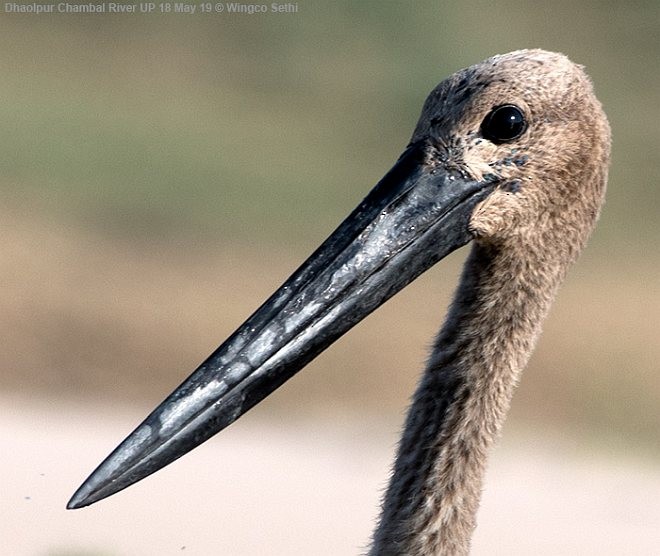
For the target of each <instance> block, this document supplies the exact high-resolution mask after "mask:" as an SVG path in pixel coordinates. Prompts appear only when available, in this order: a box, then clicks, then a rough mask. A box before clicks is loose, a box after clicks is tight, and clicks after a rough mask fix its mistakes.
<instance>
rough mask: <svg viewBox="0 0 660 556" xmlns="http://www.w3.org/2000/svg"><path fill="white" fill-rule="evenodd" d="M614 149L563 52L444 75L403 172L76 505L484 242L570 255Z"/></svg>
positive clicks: (199, 436) (175, 453)
mask: <svg viewBox="0 0 660 556" xmlns="http://www.w3.org/2000/svg"><path fill="white" fill-rule="evenodd" d="M608 153H609V129H608V128H607V122H606V119H605V117H604V114H603V113H602V109H601V107H600V104H599V103H598V101H597V100H596V99H595V97H594V95H593V92H592V88H591V84H590V82H589V80H588V78H587V77H586V75H585V74H584V72H583V71H582V69H581V68H580V67H579V66H576V65H574V64H572V63H571V62H570V61H569V60H568V59H567V58H566V57H564V56H562V55H559V54H551V53H548V52H543V51H538V50H530V51H519V52H514V53H511V54H507V55H503V56H495V57H493V58H490V59H488V60H486V61H484V62H482V63H480V64H477V65H475V66H472V67H470V68H467V69H464V70H461V71H459V72H458V73H456V74H455V75H453V76H451V77H450V78H448V79H447V80H445V81H443V82H442V83H441V84H440V85H439V86H438V87H437V88H436V89H434V90H433V92H432V93H431V94H430V95H429V97H428V99H427V100H426V103H425V105H424V108H423V110H422V114H421V117H420V120H419V123H418V124H417V127H416V129H415V131H414V134H413V137H412V140H411V142H410V144H409V145H408V147H407V148H406V149H405V151H404V153H403V154H402V155H401V157H400V158H399V160H398V161H397V162H396V164H395V165H394V167H393V168H392V169H391V170H390V171H389V172H388V173H387V174H386V175H385V177H384V178H383V179H382V180H381V181H380V182H379V183H378V184H377V185H376V186H375V187H374V189H373V190H372V191H371V192H370V193H369V194H368V195H367V196H366V198H365V199H364V200H363V201H362V202H361V203H360V204H359V205H358V207H357V208H356V209H355V210H354V211H353V212H352V213H351V214H350V215H349V216H348V217H347V218H346V220H345V221H344V222H343V223H342V224H341V225H340V226H339V227H338V228H337V229H336V230H335V232H334V233H332V234H331V235H330V237H329V238H328V239H327V240H326V241H325V242H324V243H323V244H322V245H321V246H320V247H319V248H318V249H317V250H316V251H315V252H314V253H313V254H312V255H311V256H310V257H309V259H308V260H307V261H305V262H304V263H303V264H302V266H301V267H300V268H299V269H298V270H297V271H296V272H295V273H294V274H293V275H292V276H291V277H290V278H289V279H288V280H287V281H286V282H285V283H284V284H283V285H282V286H281V287H280V288H279V289H278V290H277V291H276V292H275V293H274V294H273V295H272V296H271V297H270V298H269V299H268V300H267V301H266V302H265V303H264V304H263V305H262V306H261V307H260V308H259V309H257V311H256V312H255V313H254V314H253V315H252V316H251V317H250V318H249V319H248V320H247V321H246V322H245V323H244V324H243V325H242V326H241V327H239V329H238V330H237V331H236V332H235V333H234V334H233V335H232V336H231V337H230V338H229V339H228V340H227V341H225V342H224V343H223V344H222V345H221V346H220V347H219V348H218V349H217V350H216V351H215V352H214V353H213V354H211V356H210V357H209V358H208V359H207V360H206V361H204V362H203V363H202V364H201V365H200V366H199V368H198V369H197V370H196V371H195V372H194V373H193V374H192V375H191V376H190V377H189V378H188V379H187V380H186V381H185V382H184V383H183V384H182V385H181V386H180V387H179V388H177V389H176V390H175V391H174V392H173V393H172V394H171V395H170V396H169V397H168V398H167V399H166V400H165V401H164V402H163V403H162V404H160V405H159V406H158V407H157V408H156V409H155V410H154V411H153V412H152V413H151V414H150V415H149V416H148V417H147V418H146V419H145V421H144V422H143V423H142V424H141V425H140V426H139V427H138V428H137V429H136V430H135V431H134V432H133V433H132V434H131V435H129V437H128V438H127V439H126V440H125V441H124V442H123V443H122V444H121V445H120V446H119V447H118V448H117V449H116V450H115V451H114V452H113V453H112V454H111V455H110V456H108V458H107V459H106V460H105V461H104V462H103V463H102V464H101V465H100V466H99V467H98V468H97V469H96V471H95V472H94V473H93V474H92V475H91V476H90V477H89V478H88V480H87V481H86V482H85V483H84V484H83V485H82V486H81V487H80V489H78V491H77V492H76V494H75V495H74V496H73V498H72V499H71V501H70V503H69V507H70V508H78V507H81V506H86V505H88V504H91V503H93V502H95V501H97V500H100V499H102V498H105V497H106V496H109V495H111V494H113V493H115V492H117V491H119V490H121V489H123V488H126V487H127V486H129V485H131V484H133V483H135V482H137V481H139V480H140V479H142V478H144V477H146V476H147V475H149V474H151V473H153V472H155V471H157V470H158V469H160V468H161V467H163V466H165V465H167V464H169V463H170V462H172V461H174V460H175V459H177V458H178V457H180V456H182V455H183V454H185V453H186V452H188V451H190V450H192V449H193V448H194V447H195V446H197V445H199V444H201V443H202V442H204V441H205V440H207V439H209V438H210V437H211V436H213V435H214V434H216V433H217V432H219V431H220V430H222V429H223V428H224V427H226V426H227V425H229V424H230V423H232V422H233V421H235V420H236V419H237V418H238V417H240V416H241V415H242V414H243V413H245V412H246V411H247V410H249V409H250V408H251V407H253V406H254V405H255V404H257V403H258V402H259V401H261V400H262V399H263V398H265V397H266V396H267V395H269V394H270V393H271V392H272V391H273V390H275V389H276V388H278V387H279V386H281V385H282V384H283V383H284V382H285V381H286V380H288V379H289V378H291V377H292V376H293V375H294V374H295V373H297V372H298V371H299V370H300V369H301V368H302V367H304V366H305V365H306V364H307V363H308V362H309V361H311V360H312V359H313V358H314V357H316V356H317V355H318V354H319V353H321V352H322V351H323V350H324V349H325V348H327V347H328V346H329V345H330V344H331V343H333V342H334V341H335V340H336V339H337V338H339V337H340V336H341V335H342V334H344V333H345V332H346V331H347V330H349V329H350V328H351V327H352V326H354V325H355V324H356V323H358V322H359V321H360V320H362V319H363V318H364V317H366V316H367V315H368V314H369V313H371V312H372V311H373V310H375V309H376V308H377V307H378V306H379V305H381V304H382V303H384V302H385V301H386V300H387V299H389V298H390V297H391V296H392V295H394V294H395V293H396V292H398V291H399V290H401V289H402V288H403V287H405V286H406V285H407V284H409V283H410V282H411V281H413V280H414V279H415V278H416V277H417V276H419V275H420V274H421V273H422V272H424V271H425V270H427V269H428V268H429V267H431V266H432V265H433V264H435V263H436V262H438V261H439V260H440V259H442V258H443V257H444V256H446V255H447V254H448V253H450V252H451V251H454V250H455V249H457V248H459V247H461V246H463V245H465V244H466V243H468V242H469V241H471V240H473V239H476V240H477V241H479V242H490V243H496V244H506V245H509V246H510V245H512V244H515V246H516V247H518V250H517V251H516V252H517V253H525V252H527V251H530V250H532V251H533V250H535V251H537V252H538V251H544V250H545V249H548V250H552V249H556V248H559V251H561V250H562V249H563V252H564V254H565V257H564V258H565V259H568V258H571V256H572V255H573V253H574V252H577V250H578V249H579V247H580V246H581V245H582V243H583V242H584V241H585V239H586V237H587V235H588V232H589V230H590V229H591V227H592V226H593V223H594V221H595V219H596V217H597V214H598V210H599V207H600V204H601V203H602V198H603V193H604V189H605V177H606V172H607V158H608ZM562 234H563V236H562ZM557 238H559V239H557ZM550 240H552V241H550ZM563 240H566V241H563ZM544 242H545V243H544ZM544 245H545V247H544ZM566 245H568V247H565V246H566ZM521 246H524V247H525V248H524V249H520V247H521ZM566 251H568V253H566Z"/></svg>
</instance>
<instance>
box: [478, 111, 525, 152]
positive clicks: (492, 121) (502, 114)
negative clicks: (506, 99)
mask: <svg viewBox="0 0 660 556" xmlns="http://www.w3.org/2000/svg"><path fill="white" fill-rule="evenodd" d="M526 129H527V121H526V120H525V115H524V114H523V112H522V110H521V109H520V108H518V107H517V106H514V105H513V104H503V105H502V106H496V107H495V108H493V109H492V110H491V111H490V113H489V114H488V116H486V117H485V118H484V121H483V122H482V123H481V133H482V134H483V136H484V137H485V138H486V139H488V140H490V141H492V142H493V143H507V142H508V141H513V140H514V139H517V138H518V137H520V136H521V135H522V134H523V133H524V132H525V130H526Z"/></svg>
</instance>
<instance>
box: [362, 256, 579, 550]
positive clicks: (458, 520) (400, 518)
mask: <svg viewBox="0 0 660 556" xmlns="http://www.w3.org/2000/svg"><path fill="white" fill-rule="evenodd" d="M515 251H516V250H511V249H506V248H498V247H497V246H494V245H492V244H475V246H474V247H473V249H472V252H471V254H470V256H469V258H468V261H467V263H466V265H465V269H464V271H463V276H462V279H461V283H460V286H459V288H458V291H457V293H456V297H455V299H454V302H453V304H452V307H451V309H450V312H449V315H448V317H447V320H446V322H445V324H444V326H443V327H442V329H441V331H440V333H439V335H438V337H437V340H436V342H435V346H434V349H433V352H432V355H431V358H430V362H429V364H428V366H427V369H426V371H425V373H424V375H423V377H422V379H421V381H420V384H419V386H418V388H417V391H416V393H415V395H414V398H413V402H412V405H411V407H410V410H409V413H408V417H407V420H406V425H405V429H404V434H403V437H402V440H401V443H400V445H399V450H398V456H397V459H396V463H395V467H394V472H393V475H392V478H391V481H390V485H389V487H388V490H387V493H386V495H385V499H384V502H383V512H382V516H381V521H380V524H379V525H378V527H377V529H376V532H375V534H374V541H373V545H372V548H371V552H370V554H371V555H372V556H394V555H404V554H405V555H408V556H413V555H418V556H422V555H424V556H426V555H430V554H442V555H452V556H453V555H462V554H467V553H468V552H469V547H470V537H471V535H472V531H473V530H474V527H475V516H476V512H477V509H478V506H479V499H480V494H481V484H482V479H483V475H484V471H485V466H486V458H487V455H488V451H489V448H490V446H491V445H492V443H493V440H494V439H495V438H496V437H497V435H498V433H499V431H500V429H501V426H502V424H503V422H504V419H505V417H506V413H507V411H508V409H509V404H510V401H511V396H512V395H513V390H514V388H515V386H516V384H517V382H518V378H519V374H520V371H521V370H522V368H523V367H524V366H525V364H526V363H527V360H528V359H529V356H530V354H531V352H532V349H533V347H534V344H535V341H536V339H537V337H538V335H539V332H540V327H541V321H542V320H543V318H544V316H545V315H546V314H547V311H548V309H549V306H550V303H551V301H552V299H553V298H554V295H555V292H556V290H557V287H558V285H559V283H560V282H561V280H562V278H563V275H564V273H565V267H566V266H567V265H566V264H560V263H556V262H555V261H552V260H548V256H547V255H548V254H547V253H538V257H535V256H534V252H533V251H531V252H530V251H528V252H527V253H526V258H525V259H521V258H516V256H517V255H518V256H519V254H520V251H518V253H516V252H515ZM512 253H513V254H512ZM536 258H538V259H540V260H533V259H536Z"/></svg>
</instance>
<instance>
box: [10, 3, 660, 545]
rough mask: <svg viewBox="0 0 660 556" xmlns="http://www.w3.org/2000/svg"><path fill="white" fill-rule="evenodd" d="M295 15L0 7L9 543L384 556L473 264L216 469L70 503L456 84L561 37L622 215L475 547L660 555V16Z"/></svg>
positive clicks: (556, 342) (226, 441)
mask: <svg viewBox="0 0 660 556" xmlns="http://www.w3.org/2000/svg"><path fill="white" fill-rule="evenodd" d="M297 5H298V12H297V13H293V14H279V15H276V14H264V15H259V14H255V15H239V14H227V13H224V14H204V15H202V14H199V13H198V14H196V15H192V16H185V15H177V14H169V15H124V16H115V15H110V14H103V15H95V16H81V15H41V16H35V15H18V14H9V13H2V14H0V68H1V70H2V73H1V78H0V98H1V99H2V102H0V129H1V130H2V133H0V160H2V164H1V168H2V169H1V171H0V195H1V196H2V202H1V203H0V256H1V257H2V264H1V265H0V284H1V285H2V286H1V287H2V289H1V290H0V291H1V295H0V315H1V316H0V334H1V336H0V337H2V340H3V341H2V348H0V364H1V366H0V369H1V371H0V402H2V407H0V421H2V423H0V445H2V446H3V451H4V452H5V456H3V458H4V460H5V463H4V465H5V467H6V469H5V472H4V474H5V476H6V477H7V480H6V481H4V480H3V479H2V476H0V492H3V496H0V536H1V537H2V538H4V539H8V541H6V542H8V543H9V544H8V546H9V547H10V551H9V552H7V553H8V554H34V555H51V556H53V555H64V554H75V555H82V554H90V555H91V554H104V555H106V554H107V555H118V554H170V553H171V554H174V553H185V554H313V553H317V554H357V553H359V552H360V550H363V549H364V546H366V544H367V542H368V537H369V533H370V528H371V523H372V521H373V518H374V516H375V515H376V513H377V504H378V497H379V492H380V490H382V488H384V486H385V484H386V478H387V473H388V467H389V464H390V461H391V457H392V449H393V446H394V445H395V442H396V436H397V431H398V429H399V426H400V421H401V419H402V416H403V412H404V408H405V406H406V404H407V400H408V397H409V395H410V393H411V392H412V390H413V387H414V384H415V381H416V378H417V376H418V374H419V372H420V370H421V368H422V366H423V364H424V360H425V357H426V355H427V351H428V346H429V345H430V342H431V339H432V337H433V334H434V333H435V331H436V330H437V328H438V327H439V325H440V323H441V321H442V317H443V315H444V312H445V309H446V304H447V302H448V299H449V297H450V295H451V292H452V289H453V288H454V286H455V284H456V281H457V273H458V271H459V269H460V265H461V261H462V259H463V257H464V255H465V252H464V251H463V252H459V253H457V254H455V255H453V256H452V257H450V258H449V259H448V260H446V261H443V262H442V263H441V264H440V265H438V267H437V268H434V269H432V270H431V271H430V272H428V273H427V274H426V275H425V276H423V277H422V278H420V279H419V280H418V281H417V282H415V284H413V285H412V286H410V287H409V288H408V289H407V290H405V291H404V292H402V293H401V294H400V295H398V296H397V297H396V298H395V299H393V300H392V301H390V302H389V303H388V304H387V305H386V306H384V307H382V308H381V309H379V310H378V311H377V312H376V313H375V314H374V315H373V316H371V317H370V318H368V319H367V320H366V321H365V322H363V323H362V324H360V325H359V326H357V327H356V328H355V329H354V330H353V331H351V332H350V333H349V334H348V335H347V336H346V337H345V338H343V339H341V340H340V341H338V342H337V344H336V345H335V346H333V347H332V348H331V349H329V350H328V351H327V352H326V353H324V354H323V355H322V356H320V357H319V358H318V359H317V360H316V361H315V362H313V363H312V364H310V365H309V366H308V368H307V369H306V370H305V371H304V372H302V373H301V374H300V375H299V376H297V377H296V378H294V379H293V380H291V381H290V382H289V383H287V384H286V385H285V386H284V387H283V388H281V389H280V390H279V391H278V392H277V393H276V394H275V395H273V396H271V397H270V398H268V399H267V400H266V401H265V402H264V403H263V404H262V405H260V406H259V407H258V408H256V409H255V410H254V411H253V412H251V413H250V415H249V416H247V417H245V418H244V419H243V420H242V421H241V422H239V423H237V424H236V425H234V426H233V427H231V429H230V430H227V431H225V433H223V435H222V436H220V437H217V438H215V439H214V440H213V441H211V442H210V443H209V444H208V446H204V447H202V448H201V449H200V454H201V455H199V456H193V455H191V456H189V457H187V458H184V459H183V460H182V461H181V462H180V463H177V464H176V465H177V466H178V467H177V468H176V469H174V470H173V471H171V470H169V469H168V470H166V471H164V472H163V478H162V479H161V478H160V475H157V476H154V477H152V478H151V479H149V480H148V481H146V482H145V484H146V485H147V486H142V485H139V486H136V487H134V489H130V490H129V491H126V493H123V494H121V495H119V496H117V497H114V498H113V499H111V500H108V501H107V502H103V503H101V504H99V505H97V506H95V507H93V508H90V509H88V510H83V511H79V512H68V513H67V512H65V511H64V510H63V507H64V505H65V503H66V501H67V499H68V496H69V495H70V494H71V493H72V492H73V490H74V489H75V488H76V487H77V486H78V484H79V483H80V482H81V481H82V480H83V479H84V477H85V476H86V475H87V474H88V473H89V472H90V471H91V470H92V468H93V467H94V465H96V464H97V463H99V462H100V460H101V459H102V458H103V457H104V456H105V455H107V453H108V452H109V451H110V450H111V449H112V448H114V446H115V445H116V443H117V442H118V441H119V440H121V438H122V437H123V436H124V435H125V434H127V433H128V432H129V431H130V429H131V428H132V427H133V426H134V425H135V424H136V423H137V421H138V420H140V419H141V418H142V417H143V416H145V415H146V413H147V412H148V411H149V410H150V409H152V407H153V406H154V405H155V404H156V403H157V402H159V401H160V400H161V399H162V398H163V397H164V396H165V395H166V394H168V393H169V392H170V391H171V390H172V389H173V388H174V387H175V386H176V385H177V384H178V383H179V382H180V381H181V380H182V379H183V378H185V376H187V375H188V373H189V372H190V371H192V370H193V369H194V368H195V367H196V365H197V364H198V363H199V362H200V361H201V360H202V359H204V358H205V357H206V356H207V355H208V354H209V353H210V352H211V351H212V350H213V349H214V348H215V347H216V346H217V345H218V344H219V343H220V342H221V341H222V340H223V339H224V338H225V337H226V336H227V335H228V334H229V333H231V332H232V331H233V330H234V329H235V328H236V326H238V325H239V324H240V323H241V322H242V321H243V320H244V318H246V317H247V316H248V315H249V314H250V312H251V311H252V310H254V309H255V308H256V307H257V306H258V304H260V303H261V301H263V299H265V297H266V296H267V295H268V294H269V293H271V291H272V290H273V289H274V288H275V287H277V286H278V285H279V284H280V283H281V282H282V281H283V280H284V279H285V278H286V277H287V276H288V275H289V273H290V272H292V271H293V270H294V269H295V268H296V267H297V265H298V264H299V263H300V262H301V261H302V260H303V258H304V257H305V256H306V255H308V254H309V253H310V252H311V251H312V250H313V249H314V248H315V247H316V246H317V245H318V243H319V242H320V241H322V240H323V239H324V238H325V237H326V236H327V235H328V233H330V232H331V231H332V229H334V226H335V225H336V224H337V223H338V222H339V221H340V220H341V219H342V218H343V216H345V215H346V214H347V213H348V211H349V210H351V209H352V208H353V207H354V206H355V205H356V203H357V202H358V201H359V200H360V199H361V198H362V197H363V196H364V195H365V194H366V192H367V191H368V190H369V189H370V187H371V186H372V185H374V184H375V183H376V182H377V181H378V179H379V178H380V177H381V176H382V175H383V174H384V172H385V171H387V169H389V167H390V166H391V165H392V163H393V162H394V161H395V159H396V157H397V156H398V154H399V153H400V151H401V150H402V148H403V147H404V146H405V144H406V143H407V141H408V139H409V136H410V134H411V133H412V129H413V126H414V124H415V122H416V119H417V116H418V114H419V111H420V109H421V105H422V102H423V100H424V98H425V96H426V94H427V93H428V92H429V91H430V90H431V89H432V88H433V87H434V86H435V84H436V83H437V82H439V81H440V80H441V79H443V78H444V77H446V76H447V75H448V74H450V73H452V72H453V71H455V70H456V69H459V68H461V67H464V66H466V65H470V64H472V63H475V62H478V61H480V60H481V59H483V58H485V57H487V56H489V55H492V54H495V53H503V52H507V51H510V50H514V49H518V48H525V47H541V48H545V49H548V50H556V51H561V52H564V53H566V54H568V55H569V56H570V57H571V58H572V59H573V60H574V61H577V62H579V63H581V64H584V65H585V66H586V67H587V71H588V72H589V74H590V75H591V76H592V78H593V81H594V84H595V88H596V91H597V94H598V96H599V98H600V99H601V101H602V102H603V104H604V106H605V109H606V111H607V113H608V115H609V118H610V122H611V124H612V130H613V137H614V145H613V160H612V169H611V173H610V185H609V191H608V202H607V205H606V208H605V211H604V213H603V215H602V218H601V222H600V225H599V227H598V229H597V232H596V233H595V235H594V237H593V239H592V241H591V243H590V245H589V248H588V250H587V251H586V252H585V254H584V255H583V256H582V258H581V260H580V262H579V264H578V265H577V266H576V267H575V268H574V269H573V271H572V272H571V274H570V276H569V279H568V281H567V283H566V284H565V286H564V287H563V289H562V291H561V294H560V297H559V299H558V301H557V303H556V305H555V307H554V308H553V311H552V314H551V317H550V319H549V320H548V322H547V324H546V326H545V331H544V335H543V337H542V340H541V342H540V345H539V347H538V349H537V351H536V353H535V355H534V356H533V358H532V361H531V363H530V365H529V367H528V368H527V370H526V371H525V374H524V377H523V381H522V384H521V386H520V388H519V389H518V392H517V393H516V396H515V398H514V404H513V408H512V412H511V415H510V418H509V420H508V422H507V425H506V429H505V438H504V440H503V443H502V445H501V446H500V448H498V450H497V452H496V454H495V459H494V462H493V465H492V469H491V472H490V473H489V478H488V483H487V485H486V499H485V501H484V508H483V510H482V515H481V516H480V525H479V529H478V531H477V535H478V536H477V541H476V544H475V554H577V553H579V554H624V553H626V554H654V553H655V554H660V534H659V533H658V527H659V526H658V523H660V502H659V500H660V442H659V440H658V430H659V429H660V342H659V341H658V340H659V334H660V280H659V279H658V274H659V271H660V252H659V250H658V239H660V232H659V231H658V224H657V219H658V214H659V212H660V186H659V184H660V149H659V148H658V145H660V126H659V125H658V122H659V121H660V93H658V91H659V90H660V72H659V71H658V59H659V58H660V40H659V38H658V37H660V4H659V3H658V2H657V1H648V2H643V1H640V2H636V3H633V4H628V5H623V4H621V3H618V2H582V3H580V4H579V5H576V4H575V3H574V2H555V3H552V4H551V5H550V4H547V3H543V4H538V5H533V4H528V5H526V6H524V7H523V6H522V5H520V4H519V3H516V2H499V3H497V5H494V4H493V3H491V2H470V3H466V2H428V1H420V2H415V3H404V2H348V1H346V2H320V1H319V2H315V1H309V2H307V1H299V2H298V3H297ZM197 11H198V12H199V8H198V10H197ZM243 421H245V423H243ZM195 457H196V458H197V459H195ZM204 458H207V459H208V460H209V461H208V462H207V461H206V460H205V459H204ZM526 473H527V474H526ZM228 477H229V478H230V480H228ZM168 480H169V481H170V482H167V481H168ZM188 480H189V481H196V482H194V484H192V483H190V484H189V483H188V482H186V481H188ZM159 481H163V482H159ZM507 481H508V482H507ZM3 483H4V484H3ZM147 483H149V484H147ZM228 483H229V484H228ZM164 485H167V486H164ZM239 485H240V486H239ZM188 489H189V490H188ZM516 489H518V490H516ZM516 493H518V494H516ZM161 496H166V497H169V498H159V497H161ZM553 504H554V505H553ZM628 506H629V507H628ZM626 508H627V509H626ZM599 509H602V510H603V511H604V512H605V513H604V514H603V515H602V516H600V514H598V510H599ZM516 512H517V513H516ZM544 512H545V513H544ZM530 516H536V517H537V518H538V519H537V520H536V521H534V520H533V519H530ZM599 516H600V517H602V519H600V517H599ZM622 516H623V517H622ZM255 520H257V521H256V522H255ZM3 528H4V529H6V530H5V531H3ZM257 530H258V532H257ZM284 532H285V533H284ZM590 534H591V535H592V538H589V535H590ZM507 543H509V544H507ZM525 543H527V544H525ZM580 543H582V544H580ZM636 543H637V544H636ZM655 548H657V550H655ZM184 550H185V552H183V551H184Z"/></svg>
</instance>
